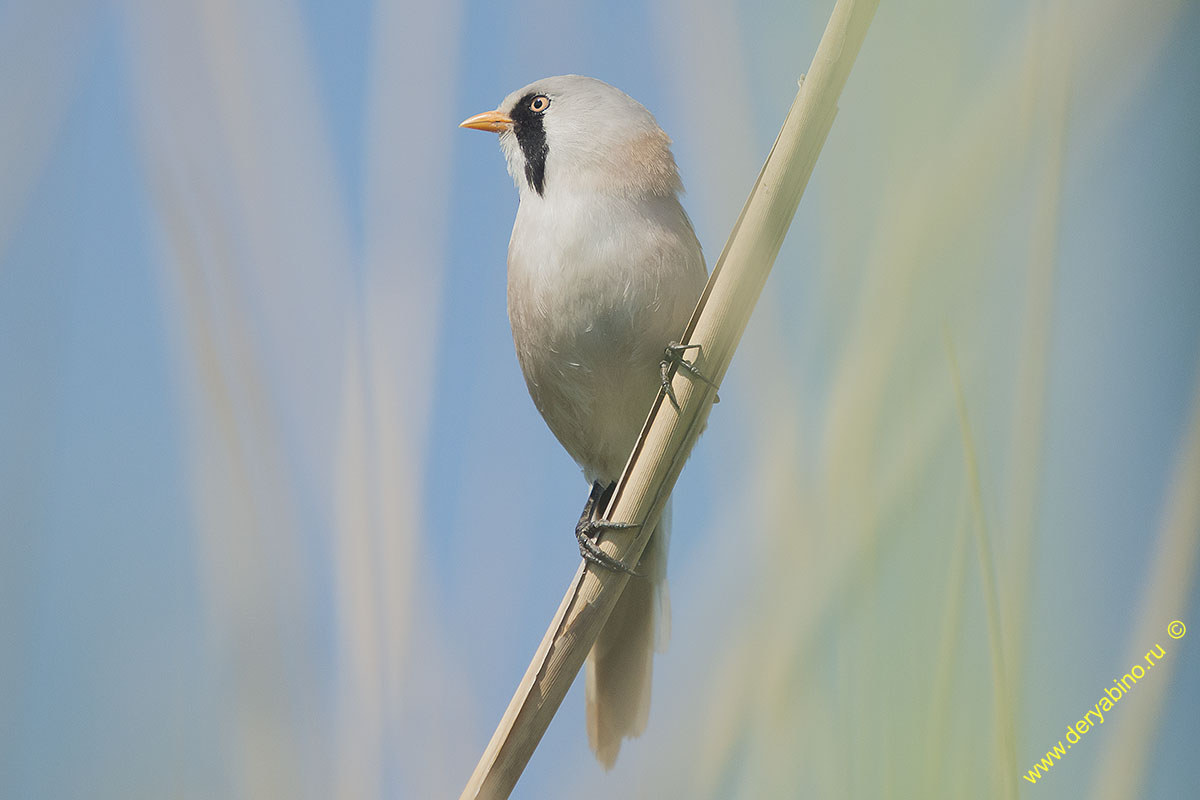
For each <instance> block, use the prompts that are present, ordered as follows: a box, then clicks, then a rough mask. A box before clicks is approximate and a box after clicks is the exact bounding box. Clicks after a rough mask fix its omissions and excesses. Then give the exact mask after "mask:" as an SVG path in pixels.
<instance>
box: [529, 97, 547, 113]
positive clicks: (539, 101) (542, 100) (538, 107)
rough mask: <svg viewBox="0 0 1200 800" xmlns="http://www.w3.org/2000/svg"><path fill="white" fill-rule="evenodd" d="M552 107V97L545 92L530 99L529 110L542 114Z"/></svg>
mask: <svg viewBox="0 0 1200 800" xmlns="http://www.w3.org/2000/svg"><path fill="white" fill-rule="evenodd" d="M549 107H550V98H549V97H546V95H544V94H539V95H538V96H537V97H535V98H533V99H532V100H530V101H529V110H530V111H532V112H534V113H535V114H540V113H542V112H543V111H545V110H546V109H547V108H549Z"/></svg>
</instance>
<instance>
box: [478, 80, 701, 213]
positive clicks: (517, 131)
mask: <svg viewBox="0 0 1200 800" xmlns="http://www.w3.org/2000/svg"><path fill="white" fill-rule="evenodd" d="M460 127H463V128H472V129H474V130H482V131H493V132H495V133H499V134H500V147H501V149H502V150H503V151H504V156H505V158H506V159H508V171H509V173H511V174H512V176H513V181H514V182H515V183H516V184H517V189H518V190H520V192H521V197H522V198H525V197H533V196H536V197H546V196H548V195H551V196H552V195H553V194H554V193H556V192H559V191H571V192H603V193H611V194H620V195H640V194H653V195H667V194H673V193H675V192H678V191H680V189H681V188H682V187H681V185H680V181H679V173H678V171H677V170H676V168H675V159H674V158H673V157H672V155H671V140H670V139H669V138H668V137H667V135H666V134H665V133H663V130H662V128H660V127H658V123H657V122H655V120H654V116H653V115H652V114H651V113H650V112H649V111H647V110H646V108H645V106H643V105H642V104H641V103H639V102H638V101H636V100H634V99H633V98H632V97H630V96H629V95H627V94H625V93H624V92H622V91H621V90H620V89H617V88H614V87H612V86H609V85H608V84H607V83H604V82H603V81H600V80H596V79H595V78H586V77H583V76H582V75H560V76H558V77H555V78H544V79H542V80H540V81H535V82H533V83H531V84H529V85H528V86H526V87H524V88H523V89H518V90H517V91H515V92H513V93H512V94H510V95H509V96H508V97H506V98H504V102H502V103H501V104H500V106H499V108H497V109H496V110H495V111H485V112H484V113H482V114H476V115H475V116H473V117H470V118H469V119H466V120H464V121H463V122H462V123H461V125H460Z"/></svg>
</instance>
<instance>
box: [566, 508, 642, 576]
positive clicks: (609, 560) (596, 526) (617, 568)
mask: <svg viewBox="0 0 1200 800" xmlns="http://www.w3.org/2000/svg"><path fill="white" fill-rule="evenodd" d="M640 527H642V526H641V525H637V524H634V523H632V522H609V521H608V520H605V519H592V520H588V521H587V522H580V523H579V524H578V525H576V526H575V538H576V539H578V540H579V555H581V556H583V560H584V561H590V562H591V563H593V564H595V565H596V566H598V567H604V568H605V569H608V570H612V571H613V572H624V573H627V574H629V575H632V576H634V577H635V578H636V577H641V574H642V573H640V572H638V571H637V569H636V568H635V567H631V566H629V565H628V564H626V563H625V562H624V561H622V560H621V559H619V558H613V557H612V556H610V555H609V554H608V553H606V552H604V551H603V550H601V549H600V546H599V545H598V544H596V540H597V539H598V538H599V537H600V534H601V533H603V532H604V531H615V530H628V529H630V528H640Z"/></svg>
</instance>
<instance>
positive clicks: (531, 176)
mask: <svg viewBox="0 0 1200 800" xmlns="http://www.w3.org/2000/svg"><path fill="white" fill-rule="evenodd" d="M535 97H537V93H536V92H530V93H529V94H527V95H525V96H524V97H522V98H521V99H520V100H518V101H517V104H516V106H515V107H514V108H513V110H512V111H511V112H510V113H509V117H511V118H512V121H513V133H514V134H515V135H516V137H517V144H519V145H521V152H522V153H524V154H525V180H527V181H528V182H529V185H530V186H532V187H533V190H534V191H535V192H537V193H538V194H539V195H542V194H544V193H545V188H546V154H547V153H549V152H550V146H549V145H547V144H546V128H545V126H544V125H543V124H542V115H541V114H538V113H537V112H535V111H532V110H530V108H529V103H530V102H531V101H532V100H533V98H535Z"/></svg>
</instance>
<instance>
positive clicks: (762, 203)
mask: <svg viewBox="0 0 1200 800" xmlns="http://www.w3.org/2000/svg"><path fill="white" fill-rule="evenodd" d="M877 5H878V0H838V3H837V5H836V6H835V7H834V10H833V14H832V16H831V17H830V20H829V24H828V26H827V27H826V29H825V33H824V35H823V36H822V37H821V42H820V44H819V45H818V47H817V52H816V54H815V55H814V57H813V62H812V67H811V69H810V71H809V72H808V75H807V78H806V79H805V80H804V81H803V82H802V84H801V88H800V91H799V92H798V94H797V95H796V99H795V101H794V102H793V103H792V107H791V109H790V110H789V112H788V115H787V118H786V119H785V120H784V123H783V128H782V129H781V130H780V132H779V136H778V138H777V139H776V140H775V144H774V146H773V147H772V148H771V152H770V154H769V155H768V156H767V161H766V163H765V164H764V165H763V168H762V171H761V172H760V173H759V176H758V180H757V181H756V183H755V185H754V188H753V189H752V190H751V192H750V197H749V199H748V200H747V201H746V205H745V206H744V208H743V209H742V213H741V215H740V216H739V217H738V220H737V223H736V224H735V225H734V229H733V232H732V233H731V234H730V236H729V240H728V242H727V243H726V245H725V249H724V251H723V252H722V253H721V257H720V258H719V259H718V261H717V263H716V266H714V267H713V271H712V275H710V276H709V281H708V285H707V286H706V287H705V289H704V293H703V294H702V295H701V297H700V301H699V303H698V304H697V306H696V311H695V312H694V313H693V315H692V319H691V321H690V322H689V323H688V326H687V329H686V330H685V332H684V335H683V337H681V341H682V342H683V343H684V344H689V345H696V346H697V348H696V349H694V350H692V351H690V352H692V353H696V354H697V355H696V356H695V360H696V364H697V366H698V367H699V368H700V369H701V370H702V371H703V372H704V373H705V374H706V375H707V376H708V377H709V378H710V379H712V381H713V382H714V383H715V384H718V385H719V384H720V381H721V379H722V377H723V376H724V375H725V371H726V369H727V368H728V367H729V362H730V361H731V359H732V358H733V353H734V350H735V349H736V348H737V345H738V342H739V341H740V339H741V336H742V332H743V331H744V330H745V327H746V324H747V322H748V321H749V319H750V314H751V312H752V311H753V309H754V305H755V303H756V302H757V300H758V297H759V294H761V292H762V288H763V285H764V283H765V282H766V279H767V275H768V273H769V272H770V270H771V267H772V265H773V264H774V262H775V257H776V255H777V254H778V252H779V248H780V246H781V245H782V244H783V239H784V236H785V235H786V234H787V230H788V228H789V226H790V225H791V221H792V218H793V217H794V216H795V213H796V208H797V206H798V205H799V203H800V196H801V194H803V192H804V187H805V186H806V185H807V183H808V179H809V176H810V175H811V174H812V170H813V167H814V166H815V164H816V161H817V157H818V155H819V154H820V151H821V148H822V146H823V145H824V143H825V137H826V136H827V135H828V133H829V129H830V127H831V126H832V125H833V119H834V116H835V115H836V113H837V100H838V97H839V96H840V94H841V91H842V87H843V86H844V85H845V83H846V78H847V77H848V76H849V74H850V69H851V67H852V66H853V64H854V60H855V58H856V57H857V55H858V51H859V48H860V47H861V46H862V42H863V39H864V37H865V36H866V32H867V28H868V26H869V25H870V22H871V18H872V17H873V16H874V13H875V8H876V6H877ZM672 380H673V382H674V391H675V394H676V396H677V398H678V402H679V408H678V410H676V409H675V408H674V407H673V406H672V405H671V404H670V403H668V402H664V394H663V393H662V392H659V395H658V397H657V398H656V399H655V401H654V405H653V406H652V407H651V410H650V415H649V417H648V418H647V420H646V424H645V426H644V427H643V429H642V434H641V436H640V438H639V439H638V442H637V444H636V445H635V446H634V450H633V453H632V455H631V456H630V459H629V463H628V464H627V465H626V467H625V471H624V473H623V474H622V476H621V479H620V481H619V482H618V484H617V487H616V490H615V491H614V492H613V498H612V501H611V502H610V504H609V507H608V509H607V516H608V518H609V519H611V520H613V521H615V522H623V523H633V524H636V525H638V526H639V527H637V528H635V529H631V530H626V531H624V532H622V531H616V532H613V533H612V534H611V535H608V536H606V537H605V538H604V540H603V541H602V542H601V545H600V546H601V547H602V549H603V550H604V551H605V552H607V553H608V554H609V555H611V556H613V557H615V558H618V559H621V560H623V561H626V562H629V563H637V560H638V558H639V556H640V555H641V553H642V550H643V549H644V548H645V546H646V543H647V541H648V539H649V532H650V531H652V530H653V528H654V523H655V522H656V521H657V519H658V516H659V514H660V513H661V511H662V506H663V504H664V502H665V501H666V498H668V497H669V496H670V493H671V489H672V488H673V487H674V485H675V480H676V479H677V478H678V476H679V472H680V470H681V469H682V468H683V464H684V462H685V461H686V460H687V457H688V455H689V454H690V452H691V449H692V446H693V445H694V444H695V441H696V439H697V437H698V436H699V435H700V432H701V430H703V427H704V424H705V421H706V420H707V418H708V412H709V410H710V408H711V406H712V401H713V399H714V397H715V392H716V390H715V388H714V387H712V386H709V385H707V384H705V383H703V382H696V381H692V380H689V379H688V378H687V376H686V375H685V376H682V377H681V376H678V375H673V376H672ZM635 531H636V532H635ZM628 579H629V576H628V575H625V574H621V573H615V572H609V571H605V570H596V569H594V568H593V567H592V566H591V565H589V564H583V565H581V566H580V569H579V571H578V572H577V573H576V575H575V578H574V580H573V581H572V582H571V585H570V587H569V588H568V589H567V593H566V595H565V596H564V598H563V601H562V604H561V605H560V606H559V609H558V612H557V613H556V614H555V616H554V619H553V620H552V621H551V623H550V627H549V629H548V630H547V631H546V635H545V637H544V638H543V640H542V643H541V645H540V646H539V647H538V649H537V652H536V653H535V654H534V657H533V661H532V663H531V664H530V665H529V669H528V670H527V671H526V673H525V676H524V678H522V680H521V683H520V685H519V686H518V687H517V691H516V694H515V695H514V696H513V699H512V702H511V703H510V704H509V707H508V710H507V711H506V712H505V713H504V716H503V718H502V719H501V720H500V725H499V727H498V728H497V729H496V732H495V734H494V735H493V736H492V740H491V742H490V743H489V744H488V746H487V749H486V750H485V751H484V753H483V757H482V758H481V759H480V761H479V763H478V765H477V766H476V768H475V772H474V773H473V774H472V776H471V779H470V781H469V782H468V783H467V786H466V788H465V789H464V790H463V792H462V797H463V798H504V797H507V796H508V795H509V793H510V792H511V791H512V789H513V787H514V786H515V785H516V782H517V780H518V779H519V778H520V775H521V772H522V771H523V770H524V768H525V765H526V764H527V763H528V761H529V758H530V757H531V756H532V755H533V751H534V749H535V748H536V747H537V744H538V742H539V741H540V740H541V737H542V735H543V734H544V733H545V731H546V728H547V727H548V726H549V724H550V720H551V719H552V718H553V716H554V714H555V712H556V711H557V710H558V706H559V704H560V703H561V702H562V699H563V697H564V696H565V695H566V693H567V689H568V688H569V687H570V685H571V683H572V682H573V681H574V679H575V675H576V674H577V673H578V672H579V669H580V667H581V666H582V665H583V661H584V659H585V658H586V656H587V653H588V651H589V650H590V649H591V647H592V644H593V643H594V642H595V640H596V637H597V635H598V634H599V632H600V629H601V628H602V627H603V626H604V622H605V621H606V620H607V618H608V615H609V613H610V612H611V611H612V607H613V605H614V604H615V603H616V601H617V598H618V597H620V594H621V591H622V590H623V589H624V588H625V584H626V582H627V581H628Z"/></svg>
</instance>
